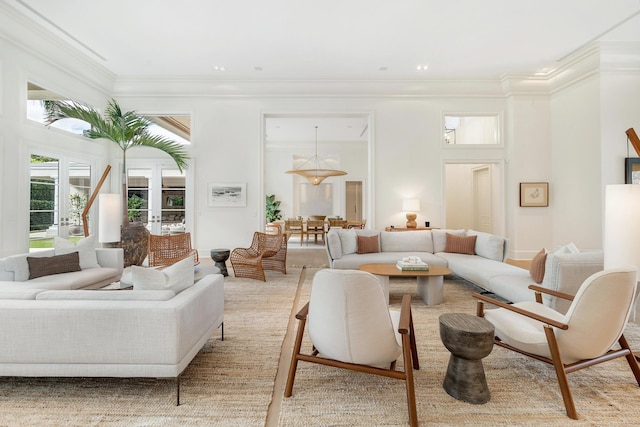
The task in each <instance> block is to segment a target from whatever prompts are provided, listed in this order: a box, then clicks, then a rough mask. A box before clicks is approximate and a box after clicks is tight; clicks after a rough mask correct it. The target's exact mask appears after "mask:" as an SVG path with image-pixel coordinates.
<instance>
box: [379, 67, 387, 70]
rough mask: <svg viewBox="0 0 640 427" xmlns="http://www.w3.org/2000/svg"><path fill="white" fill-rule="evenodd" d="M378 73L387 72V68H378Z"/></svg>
mask: <svg viewBox="0 0 640 427" xmlns="http://www.w3.org/2000/svg"><path fill="white" fill-rule="evenodd" d="M378 71H387V67H380V68H378Z"/></svg>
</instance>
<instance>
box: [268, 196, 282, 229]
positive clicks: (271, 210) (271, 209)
mask: <svg viewBox="0 0 640 427" xmlns="http://www.w3.org/2000/svg"><path fill="white" fill-rule="evenodd" d="M266 217H267V223H273V222H274V221H278V220H281V219H282V212H281V211H280V200H276V195H275V194H272V195H270V196H267V212H266Z"/></svg>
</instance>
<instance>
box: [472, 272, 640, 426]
mask: <svg viewBox="0 0 640 427" xmlns="http://www.w3.org/2000/svg"><path fill="white" fill-rule="evenodd" d="M529 289H531V290H533V291H535V295H536V302H538V303H540V304H542V293H546V294H549V295H552V296H555V297H558V298H563V299H566V300H569V301H572V300H573V298H574V297H573V295H569V294H565V293H564V292H558V291H554V290H551V289H546V288H543V287H541V286H537V285H529ZM472 295H473V297H474V298H476V299H478V300H479V301H478V303H477V315H478V316H480V317H484V303H485V302H486V303H490V304H493V305H496V306H498V307H502V308H505V309H507V310H509V311H513V312H515V313H518V314H521V315H523V316H527V317H529V318H531V319H534V320H537V321H539V322H541V323H543V324H544V333H545V336H546V338H547V343H548V345H549V352H550V354H551V358H548V357H544V356H540V355H537V354H532V353H528V352H526V351H523V350H520V349H518V348H515V347H513V346H510V345H508V344H505V343H504V342H502V341H501V340H500V339H499V338H498V337H495V339H494V343H495V344H496V345H499V346H500V347H504V348H506V349H509V350H512V351H515V352H517V353H520V354H523V355H525V356H528V357H531V358H533V359H536V360H539V361H541V362H544V363H547V364H549V365H552V366H553V367H554V368H555V371H556V377H557V378H558V384H559V386H560V392H561V393H562V400H563V401H564V406H565V409H566V411H567V416H569V418H573V419H574V420H577V419H578V413H577V411H576V408H575V404H574V402H573V396H572V394H571V390H570V388H569V382H568V380H567V374H569V373H571V372H575V371H578V370H580V369H583V368H588V367H589V366H593V365H597V364H600V363H603V362H607V361H609V360H613V359H617V358H619V357H625V358H626V359H627V363H628V364H629V367H630V368H631V371H632V372H633V375H634V377H635V379H636V382H637V383H638V385H639V386H640V367H638V362H637V361H636V359H635V357H634V355H633V352H632V351H631V348H630V347H629V344H628V343H627V340H626V338H625V337H624V334H623V335H621V336H620V338H619V339H618V344H619V345H620V349H619V350H609V351H608V352H606V353H605V354H603V355H602V356H599V357H596V358H593V359H585V360H579V361H577V362H574V363H569V364H565V363H563V362H562V358H561V357H560V350H559V349H558V342H557V340H556V335H555V333H554V331H553V328H559V329H562V330H567V329H569V325H567V324H565V323H562V322H558V321H555V320H553V319H549V318H547V317H544V316H540V315H538V314H536V313H532V312H530V311H527V310H523V309H521V308H518V307H513V306H511V305H509V304H505V303H503V302H501V301H498V300H495V299H493V298H490V297H487V296H485V295H481V294H478V293H473V294H472Z"/></svg>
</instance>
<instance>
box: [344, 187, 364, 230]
mask: <svg viewBox="0 0 640 427" xmlns="http://www.w3.org/2000/svg"><path fill="white" fill-rule="evenodd" d="M345 207H346V219H347V221H348V222H349V221H352V222H362V181H346V182H345Z"/></svg>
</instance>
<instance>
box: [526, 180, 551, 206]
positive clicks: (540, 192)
mask: <svg viewBox="0 0 640 427" xmlns="http://www.w3.org/2000/svg"><path fill="white" fill-rule="evenodd" d="M520 206H523V207H546V206H549V183H548V182H521V183H520Z"/></svg>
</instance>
